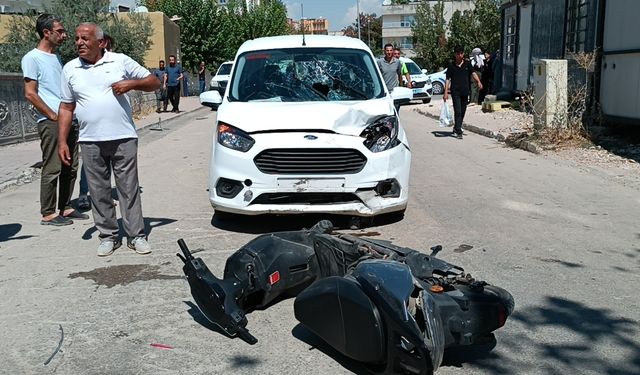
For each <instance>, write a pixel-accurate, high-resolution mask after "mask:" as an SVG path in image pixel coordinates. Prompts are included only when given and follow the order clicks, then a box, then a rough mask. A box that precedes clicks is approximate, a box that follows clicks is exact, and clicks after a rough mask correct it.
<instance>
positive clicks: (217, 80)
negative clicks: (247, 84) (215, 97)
mask: <svg viewBox="0 0 640 375" xmlns="http://www.w3.org/2000/svg"><path fill="white" fill-rule="evenodd" d="M232 68H233V61H227V62H224V63H222V64H220V66H219V67H218V71H217V72H216V75H215V76H213V77H212V78H211V85H210V87H209V89H210V90H216V91H218V92H219V93H220V95H224V90H226V89H227V82H229V77H230V76H231V69H232Z"/></svg>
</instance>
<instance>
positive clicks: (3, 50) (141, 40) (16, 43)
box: [0, 0, 153, 72]
mask: <svg viewBox="0 0 640 375" xmlns="http://www.w3.org/2000/svg"><path fill="white" fill-rule="evenodd" d="M108 10H109V1H108V0H98V1H77V0H58V1H54V2H52V3H51V6H45V12H46V13H51V14H54V15H56V16H57V17H60V18H62V20H63V21H62V22H63V24H64V27H65V29H66V30H67V32H68V34H69V40H67V42H66V43H64V44H63V45H62V46H60V48H59V49H58V53H59V54H60V57H61V59H62V62H63V63H66V62H68V61H70V60H72V59H74V58H76V57H77V56H78V54H77V52H76V49H75V45H74V43H73V38H74V35H75V29H76V27H77V26H78V25H79V24H80V23H82V22H94V23H96V24H98V25H100V27H101V28H102V29H103V30H104V32H105V33H107V34H109V35H110V36H111V37H112V38H113V40H114V41H115V48H114V51H115V52H120V53H125V54H127V55H129V56H130V57H131V58H133V59H134V60H136V61H138V62H139V63H141V64H143V63H144V56H145V53H146V51H147V50H148V49H149V46H150V45H151V35H152V33H153V30H152V27H151V21H150V20H149V19H148V18H147V17H145V16H144V14H139V13H130V14H128V17H127V18H126V19H124V18H121V17H119V16H117V15H116V14H113V13H110V12H109V11H108ZM36 18H37V15H30V16H22V17H14V18H12V19H11V21H9V22H10V25H9V29H10V30H12V32H11V33H9V34H8V35H7V36H6V37H5V40H4V41H3V44H2V45H1V47H0V71H7V72H19V71H20V60H21V59H22V56H24V54H26V53H27V52H29V50H31V49H33V48H34V47H36V46H37V45H38V42H39V40H40V39H39V36H38V34H37V33H36V31H35V23H36Z"/></svg>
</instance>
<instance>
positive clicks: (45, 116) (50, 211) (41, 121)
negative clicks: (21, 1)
mask: <svg viewBox="0 0 640 375" xmlns="http://www.w3.org/2000/svg"><path fill="white" fill-rule="evenodd" d="M36 31H37V32H38V35H39V36H40V42H39V43H38V46H37V47H36V48H34V49H32V50H31V51H29V52H28V53H27V54H26V55H24V57H23V58H22V73H23V76H24V94H25V98H26V99H27V100H28V101H29V102H30V103H31V104H32V105H33V106H34V107H35V109H36V110H37V112H38V114H37V115H38V118H37V122H38V135H39V136H40V148H41V150H42V176H41V179H40V213H41V214H42V220H41V221H40V223H41V224H43V225H55V226H62V225H69V224H73V220H72V219H88V218H89V216H88V215H86V214H83V213H80V212H77V211H76V210H74V209H73V208H72V207H71V204H70V201H71V196H72V194H73V187H74V185H75V182H76V175H77V172H78V146H77V139H78V129H77V127H75V130H74V131H73V132H72V135H71V136H70V137H69V138H68V140H67V144H68V146H69V149H70V150H72V152H71V154H72V155H73V158H72V162H71V163H70V164H69V165H63V164H62V163H61V162H60V159H59V157H58V107H59V106H60V76H61V74H62V62H61V61H60V56H58V55H57V54H56V53H55V52H56V49H57V48H58V47H60V45H62V43H63V42H64V41H65V40H67V32H66V30H65V29H64V26H63V25H62V23H61V22H60V20H59V19H58V18H56V17H55V16H53V15H50V14H42V15H40V16H39V17H38V19H37V20H36Z"/></svg>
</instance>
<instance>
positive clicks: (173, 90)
mask: <svg viewBox="0 0 640 375" xmlns="http://www.w3.org/2000/svg"><path fill="white" fill-rule="evenodd" d="M167 96H168V97H169V101H170V102H171V107H172V108H171V110H172V111H178V110H179V109H178V106H179V105H180V85H177V86H167Z"/></svg>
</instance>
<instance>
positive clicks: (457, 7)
mask: <svg viewBox="0 0 640 375" xmlns="http://www.w3.org/2000/svg"><path fill="white" fill-rule="evenodd" d="M428 2H429V5H431V6H433V5H435V4H437V3H438V1H437V0H434V1H428ZM420 3H421V1H408V2H407V3H406V4H399V3H398V2H397V1H394V0H385V1H384V2H383V3H382V45H385V44H387V43H391V44H393V45H394V46H396V47H399V48H400V49H402V51H403V53H404V55H405V56H407V57H414V56H415V55H416V54H415V51H414V50H413V31H412V30H411V28H412V27H413V25H415V15H416V8H417V7H418V4H420ZM471 9H473V1H472V0H444V18H445V21H446V22H449V20H450V19H451V16H453V13H455V12H456V11H461V12H464V11H466V10H471ZM380 47H382V46H380Z"/></svg>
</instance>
